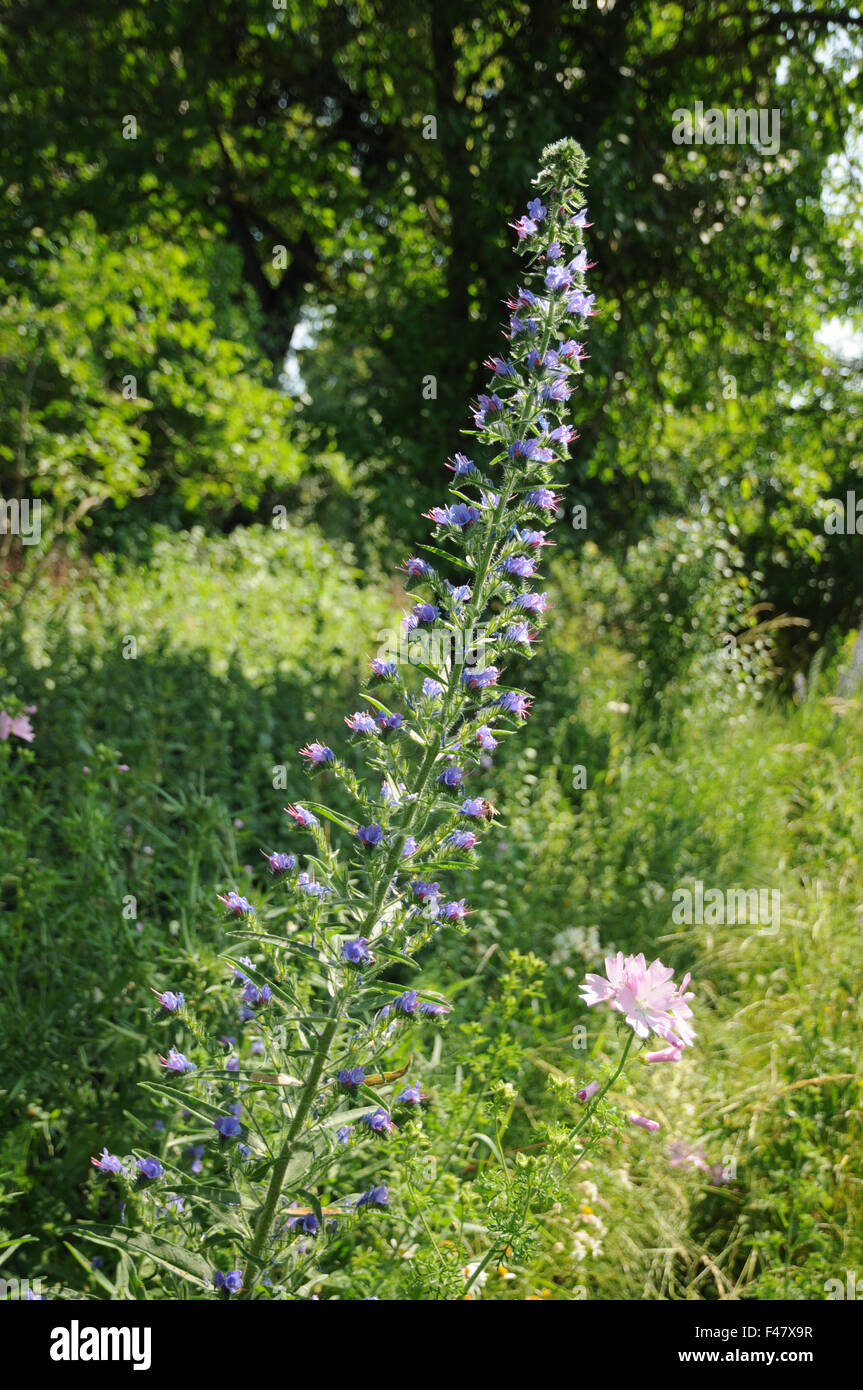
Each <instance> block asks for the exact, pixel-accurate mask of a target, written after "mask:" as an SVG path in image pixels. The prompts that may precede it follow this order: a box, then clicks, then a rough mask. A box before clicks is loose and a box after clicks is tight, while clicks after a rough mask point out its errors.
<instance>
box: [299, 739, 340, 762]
mask: <svg viewBox="0 0 863 1390" xmlns="http://www.w3.org/2000/svg"><path fill="white" fill-rule="evenodd" d="M300 757H301V758H308V760H309V764H310V766H311V767H321V766H322V765H323V764H324V763H333V762H335V760H336V755H335V753H334V752H333V750H332V748H328V747H327V746H326V744H325V743H307V744H306V746H305V748H301V749H300Z"/></svg>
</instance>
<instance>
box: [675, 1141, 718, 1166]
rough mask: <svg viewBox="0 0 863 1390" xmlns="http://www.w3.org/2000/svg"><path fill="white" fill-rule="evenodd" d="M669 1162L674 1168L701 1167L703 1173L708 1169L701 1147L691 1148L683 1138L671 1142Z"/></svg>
mask: <svg viewBox="0 0 863 1390" xmlns="http://www.w3.org/2000/svg"><path fill="white" fill-rule="evenodd" d="M668 1162H669V1165H670V1166H671V1167H672V1168H700V1169H701V1171H702V1172H703V1173H706V1172H707V1170H708V1165H707V1160H706V1158H705V1157H704V1154H703V1153H702V1151H701V1149H691V1148H690V1147H689V1145H688V1144H684V1142H683V1140H682V1139H675V1140H673V1141H672V1143H671V1144H669V1146H668Z"/></svg>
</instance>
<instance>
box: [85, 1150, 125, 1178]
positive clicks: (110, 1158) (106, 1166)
mask: <svg viewBox="0 0 863 1390" xmlns="http://www.w3.org/2000/svg"><path fill="white" fill-rule="evenodd" d="M90 1162H91V1163H92V1164H93V1167H94V1168H98V1169H99V1170H100V1172H102V1173H122V1171H123V1162H122V1159H119V1158H118V1157H117V1155H116V1154H109V1153H108V1150H107V1149H103V1150H102V1153H101V1155H100V1156H99V1158H91V1159H90Z"/></svg>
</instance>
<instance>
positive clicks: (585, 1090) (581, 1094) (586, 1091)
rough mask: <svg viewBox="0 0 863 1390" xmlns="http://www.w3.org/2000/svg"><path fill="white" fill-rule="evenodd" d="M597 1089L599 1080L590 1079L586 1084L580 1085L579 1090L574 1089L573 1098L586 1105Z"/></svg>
mask: <svg viewBox="0 0 863 1390" xmlns="http://www.w3.org/2000/svg"><path fill="white" fill-rule="evenodd" d="M598 1090H599V1082H598V1081H591V1082H590V1084H589V1085H588V1086H582V1088H581V1090H580V1091H576V1093H575V1098H576V1100H577V1101H578V1102H579V1104H581V1105H586V1104H587V1102H588V1101H589V1100H592V1099H593V1097H594V1096H595V1095H596V1093H597V1091H598Z"/></svg>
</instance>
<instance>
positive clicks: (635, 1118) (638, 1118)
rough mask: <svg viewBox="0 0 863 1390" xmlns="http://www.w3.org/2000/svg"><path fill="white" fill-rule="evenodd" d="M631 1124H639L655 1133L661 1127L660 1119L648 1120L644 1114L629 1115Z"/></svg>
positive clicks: (640, 1126) (649, 1131)
mask: <svg viewBox="0 0 863 1390" xmlns="http://www.w3.org/2000/svg"><path fill="white" fill-rule="evenodd" d="M626 1118H627V1119H628V1120H629V1123H630V1124H631V1125H638V1126H639V1128H641V1129H646V1130H647V1131H648V1133H650V1134H655V1133H656V1131H657V1130H658V1129H659V1121H658V1120H647V1119H645V1117H644V1116H643V1115H627V1117H626Z"/></svg>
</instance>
